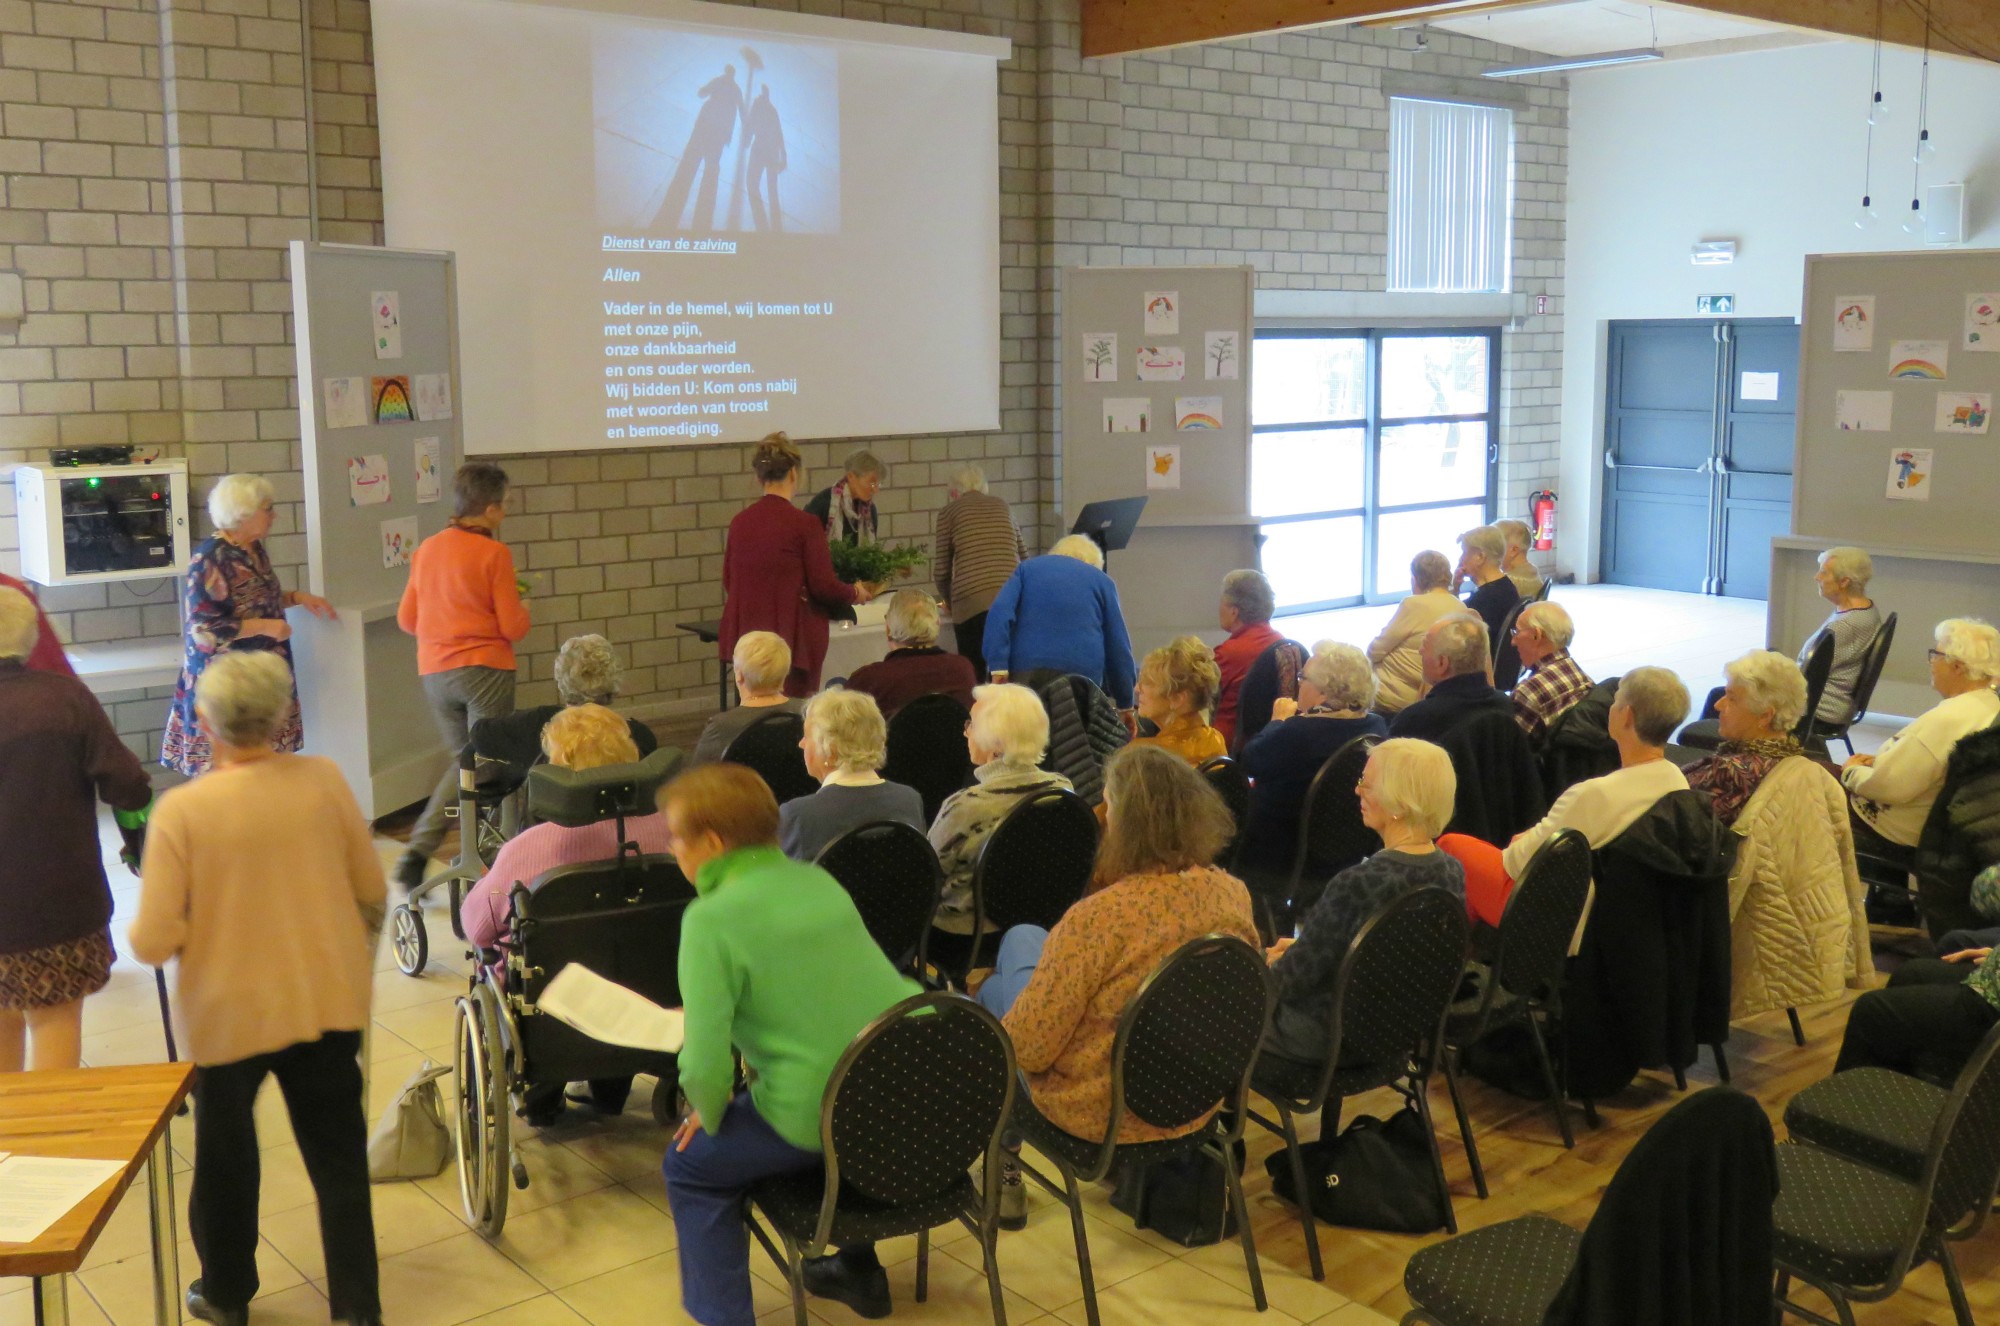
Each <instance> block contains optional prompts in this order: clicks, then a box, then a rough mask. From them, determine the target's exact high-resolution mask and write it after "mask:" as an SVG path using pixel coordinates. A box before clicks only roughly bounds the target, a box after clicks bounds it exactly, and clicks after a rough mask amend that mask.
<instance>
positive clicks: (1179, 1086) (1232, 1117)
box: [1014, 935, 1275, 1326]
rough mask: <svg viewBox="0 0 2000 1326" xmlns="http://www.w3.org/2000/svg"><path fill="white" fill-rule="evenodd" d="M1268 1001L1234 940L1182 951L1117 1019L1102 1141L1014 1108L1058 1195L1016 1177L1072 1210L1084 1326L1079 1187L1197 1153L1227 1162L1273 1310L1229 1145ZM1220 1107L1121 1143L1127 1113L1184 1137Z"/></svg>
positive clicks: (1234, 1210)
mask: <svg viewBox="0 0 2000 1326" xmlns="http://www.w3.org/2000/svg"><path fill="white" fill-rule="evenodd" d="M1274 997H1275V994H1274V987H1273V986H1272V984H1271V973H1270V969H1269V968H1268V967H1267V966H1265V964H1264V955H1263V954H1261V953H1259V952H1258V951H1257V950H1256V949H1254V948H1251V947H1250V945H1248V944H1246V943H1244V942H1243V941H1242V940H1240V939H1237V938H1235V937H1233V936H1230V935H1204V936H1202V937H1201V938H1199V939H1192V940H1189V941H1188V942H1187V943H1185V944H1183V945H1181V947H1180V948H1178V949H1176V950H1175V951H1174V952H1173V953H1171V954H1169V955H1168V956H1167V958H1166V960H1165V961H1163V962H1162V963H1160V965H1159V966H1158V967H1156V968H1154V969H1153V974H1152V975H1150V976H1148V977H1147V978H1146V981H1145V984H1143V985H1141V986H1140V987H1139V993H1138V994H1136V995H1134V996H1133V998H1132V1002H1131V1003H1130V1004H1129V1005H1127V1006H1126V1009H1125V1013H1124V1015H1123V1016H1122V1017H1120V1018H1119V1019H1118V1035H1117V1038H1116V1039H1115V1040H1113V1042H1112V1046H1111V1116H1110V1119H1109V1121H1108V1122H1107V1123H1106V1125H1105V1129H1104V1137H1103V1139H1102V1140H1093V1139H1090V1138H1083V1137H1077V1136H1074V1135H1073V1134H1070V1133H1066V1132H1064V1131H1063V1130H1062V1129H1060V1128H1057V1127H1056V1126H1055V1125H1054V1124H1052V1123H1050V1122H1049V1121H1048V1120H1047V1119H1045V1118H1043V1117H1042V1114H1041V1111H1039V1110H1037V1109H1036V1108H1035V1105H1034V1102H1033V1100H1031V1099H1030V1098H1029V1097H1028V1094H1027V1093H1026V1092H1023V1093H1022V1094H1021V1096H1020V1097H1019V1099H1018V1101H1017V1103H1016V1106H1015V1111H1014V1126H1015V1127H1016V1128H1017V1129H1018V1130H1019V1131H1020V1133H1021V1134H1022V1136H1023V1137H1024V1138H1025V1139H1026V1140H1027V1142H1028V1144H1029V1145H1030V1146H1033V1147H1034V1148H1035V1150H1037V1151H1039V1152H1041V1153H1042V1154H1043V1155H1044V1156H1047V1157H1048V1158H1049V1159H1050V1160H1051V1161H1053V1162H1054V1163H1055V1167H1056V1169H1057V1171H1058V1172H1060V1173H1061V1175H1062V1180H1063V1186H1062V1187H1057V1186H1056V1183H1055V1180H1053V1179H1051V1178H1049V1177H1048V1176H1046V1175H1044V1174H1043V1173H1042V1172H1041V1171H1040V1170H1038V1169H1036V1168H1035V1167H1034V1166H1033V1165H1030V1164H1028V1163H1027V1162H1026V1161H1025V1160H1024V1161H1022V1162H1021V1170H1022V1172H1023V1173H1025V1174H1027V1175H1028V1176H1029V1177H1031V1178H1033V1179H1034V1180H1035V1182H1037V1183H1039V1184H1041V1185H1042V1187H1044V1188H1046V1189H1048V1191H1049V1192H1050V1193H1052V1194H1054V1195H1055V1196H1056V1197H1058V1198H1061V1199H1062V1200H1063V1202H1064V1203H1065V1204H1067V1205H1068V1207H1069V1219H1070V1230H1071V1233H1072V1234H1073V1235H1074V1236H1075V1239H1076V1266H1077V1274H1078V1275H1079V1276H1081V1277H1082V1280H1083V1311H1084V1316H1085V1317H1086V1318H1087V1319H1088V1321H1089V1326H1098V1315H1097V1284H1096V1281H1095V1280H1094V1279H1093V1278H1092V1276H1091V1272H1090V1240H1089V1237H1088V1236H1087V1235H1086V1234H1085V1232H1084V1223H1083V1190H1082V1186H1081V1185H1083V1184H1086V1183H1095V1182H1097V1181H1098V1180H1099V1179H1102V1178H1103V1177H1104V1176H1105V1175H1107V1174H1109V1173H1110V1172H1111V1170H1112V1167H1113V1166H1114V1165H1116V1164H1117V1163H1118V1162H1119V1161H1120V1160H1124V1161H1126V1162H1128V1163H1131V1164H1138V1165H1148V1164H1157V1163H1159V1162H1161V1161H1166V1160H1173V1159H1175V1158H1176V1157H1179V1156H1183V1155H1186V1154H1188V1153H1189V1152H1191V1151H1196V1150H1204V1151H1207V1152H1208V1153H1209V1154H1210V1155H1211V1156H1214V1157H1215V1158H1217V1159H1219V1160H1220V1161H1221V1162H1222V1170H1223V1174H1224V1175H1225V1176H1226V1181H1227V1184H1228V1188H1229V1209H1230V1213H1231V1214H1232V1215H1233V1216H1234V1217H1235V1220H1236V1229H1237V1232H1238V1233H1239V1234H1240V1235H1241V1237H1242V1240H1243V1261H1244V1265H1245V1266H1246V1267H1248V1269H1249V1272H1250V1295H1251V1297H1252V1298H1254V1299H1255V1300H1256V1302H1257V1310H1258V1311H1259V1312H1262V1311H1263V1310H1264V1309H1265V1308H1266V1307H1267V1306H1268V1303H1267V1301H1266V1299H1265V1297H1264V1275H1263V1272H1262V1270H1261V1269H1260V1268H1259V1267H1258V1265H1257V1243H1256V1239H1255V1236H1254V1235H1253V1234H1252V1233H1251V1231H1250V1219H1249V1214H1248V1212H1247V1211H1246V1210H1245V1209H1244V1202H1243V1176H1242V1175H1241V1174H1240V1173H1239V1172H1238V1171H1237V1167H1236V1145H1237V1143H1238V1142H1239V1141H1240V1140H1241V1138H1242V1136H1243V1114H1244V1103H1245V1098H1246V1096H1247V1093H1248V1088H1249V1081H1250V1066H1251V1063H1252V1062H1253V1061H1254V1060H1255V1059H1256V1057H1257V1045H1258V1042H1259V1041H1260V1040H1261V1039H1262V1038H1263V1035H1264V1027H1265V1024H1266V1023H1267V1022H1269V1020H1270V1017H1271V1004H1272V1001H1273V999H1274ZM1218 1104H1219V1105H1221V1106H1222V1109H1221V1111H1220V1112H1218V1113H1215V1114H1214V1115H1212V1116H1211V1117H1210V1118H1209V1120H1208V1122H1207V1123H1206V1124H1204V1125H1203V1126H1201V1127H1199V1128H1196V1129H1195V1130H1194V1131H1193V1132H1190V1133H1187V1134H1185V1135H1183V1136H1180V1137H1173V1138H1168V1139H1167V1140H1165V1141H1160V1142H1129V1143H1126V1144H1124V1145H1120V1144H1119V1142H1118V1125H1119V1122H1120V1121H1121V1120H1122V1119H1124V1117H1125V1115H1126V1112H1127V1111H1130V1112H1131V1114H1132V1115H1133V1116H1134V1117H1135V1118H1139V1119H1143V1120H1145V1121H1146V1122H1147V1123H1150V1124H1153V1125H1155V1126H1156V1127H1160V1128H1179V1127H1185V1126H1187V1125H1189V1124H1192V1123H1193V1122H1194V1121H1195V1120H1197V1119H1199V1118H1201V1117H1202V1115H1204V1114H1208V1113H1209V1112H1210V1111H1212V1110H1215V1108H1216V1106H1217V1105H1218Z"/></svg>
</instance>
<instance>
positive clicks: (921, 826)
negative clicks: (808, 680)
mask: <svg viewBox="0 0 2000 1326" xmlns="http://www.w3.org/2000/svg"><path fill="white" fill-rule="evenodd" d="M958 661H959V662H961V663H962V662H964V661H965V660H964V659H959V660H958ZM888 741H889V725H888V724H887V723H885V722H884V721H883V720H882V711H881V710H880V709H879V708H877V707H876V705H875V701H874V699H873V698H872V697H870V696H867V695H864V694H862V693H861V692H859V691H851V690H842V689H841V688H840V687H838V686H835V687H832V688H831V689H829V690H824V691H821V692H820V693H819V694H818V695H815V696H814V697H813V698H812V699H811V700H808V701H807V702H806V732H805V736H803V737H801V738H800V739H799V749H800V750H802V751H804V752H805V755H806V772H807V773H809V774H811V775H812V776H813V777H814V778H817V779H819V791H817V792H814V793H813V794H812V795H811V796H803V797H794V798H793V799H792V800H790V801H787V802H786V803H785V804H784V805H782V806H780V807H778V845H779V846H780V847H782V848H784V849H785V855H786V856H789V857H791V858H792V859H793V860H794V861H813V860H816V859H818V857H819V854H820V853H821V852H823V851H825V850H826V845H827V844H828V843H830V842H832V841H833V840H834V839H836V838H838V837H840V835H841V834H843V833H846V832H847V831H848V830H849V829H854V828H859V827H860V826H861V825H863V824H873V823H875V822H876V821H878V820H893V821H895V822H896V823H898V824H907V825H909V826H910V827H911V828H913V829H915V830H916V831H917V832H919V833H922V832H924V831H925V830H926V829H928V828H929V827H930V826H928V825H927V824H925V823H924V799H923V797H922V795H921V794H919V793H918V792H917V790H916V789H915V788H913V787H905V786H903V784H901V783H892V782H890V781H888V780H887V779H885V778H884V777H882V773H881V769H882V762H883V761H884V760H885V759H887V758H888V749H887V747H888Z"/></svg>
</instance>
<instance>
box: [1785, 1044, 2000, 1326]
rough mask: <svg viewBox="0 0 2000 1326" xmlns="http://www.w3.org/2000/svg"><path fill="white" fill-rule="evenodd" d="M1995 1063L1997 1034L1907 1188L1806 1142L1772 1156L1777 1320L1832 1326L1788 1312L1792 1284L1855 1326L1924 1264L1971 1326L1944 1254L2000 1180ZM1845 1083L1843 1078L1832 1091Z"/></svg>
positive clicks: (1954, 1095)
mask: <svg viewBox="0 0 2000 1326" xmlns="http://www.w3.org/2000/svg"><path fill="white" fill-rule="evenodd" d="M1996 1054H2000V1027H1995V1028H1994V1029H1993V1030H1992V1031H1989V1032H1988V1033H1986V1039H1985V1040H1983V1041H1981V1042H1980V1043H1979V1048H1978V1049H1977V1050H1975V1051H1973V1054H1972V1058H1971V1059H1970V1060H1968V1061H1967V1062H1966V1065H1965V1068H1964V1069H1963V1071H1961V1072H1960V1073H1959V1075H1958V1081H1957V1082H1956V1084H1954V1085H1953V1087H1952V1089H1951V1091H1950V1093H1949V1094H1948V1095H1947V1096H1946V1097H1945V1099H1944V1101H1943V1103H1942V1105H1941V1106H1940V1108H1939V1109H1938V1110H1937V1113H1936V1114H1935V1115H1934V1116H1933V1117H1932V1118H1931V1121H1930V1131H1929V1136H1928V1138H1927V1139H1926V1141H1925V1144H1924V1150H1923V1168H1922V1169H1921V1171H1920V1172H1919V1173H1918V1175H1917V1177H1916V1178H1914V1179H1913V1178H1910V1177H1907V1174H1906V1173H1895V1172H1890V1171H1888V1170H1885V1169H1881V1168H1877V1167H1876V1165H1874V1164H1871V1163H1869V1162H1867V1161H1864V1160H1861V1159H1859V1158H1856V1157H1854V1156H1852V1155H1850V1154H1843V1153H1842V1151H1838V1150H1833V1149H1830V1148H1828V1147H1825V1146H1819V1145H1815V1144H1813V1143H1811V1142H1806V1141H1794V1142H1792V1143H1789V1144H1787V1145H1785V1146H1781V1147H1779V1148H1778V1182H1779V1192H1778V1202H1777V1205H1776V1206H1775V1207H1774V1208H1773V1209H1772V1211H1771V1219H1772V1222H1773V1224H1774V1225H1775V1226H1776V1247H1775V1251H1776V1254H1777V1260H1778V1287H1777V1301H1778V1307H1779V1308H1780V1309H1781V1310H1782V1311H1784V1312H1790V1313H1792V1314H1793V1315H1794V1316H1799V1317H1804V1318H1805V1319H1806V1320H1808V1321H1816V1322H1823V1323H1827V1326H1832V1323H1831V1321H1830V1319H1829V1318H1826V1317H1822V1316H1820V1315H1819V1314H1818V1313H1815V1312H1809V1311H1807V1310H1806V1309H1805V1308H1802V1307H1800V1306H1799V1305H1798V1304H1796V1303H1794V1302H1792V1301H1791V1297H1790V1291H1791V1282H1792V1280H1793V1278H1794V1277H1796V1278H1797V1279H1799V1280H1801V1281H1803V1282H1805V1283H1806V1284H1809V1285H1811V1286H1812V1287H1813V1288H1815V1289H1817V1290H1819V1291H1820V1292H1821V1293H1823V1294H1825V1295H1826V1296H1827V1297H1828V1298H1829V1299H1830V1300H1832V1302H1833V1307H1834V1311H1835V1312H1837V1313H1839V1314H1840V1323H1841V1326H1853V1322H1854V1311H1853V1309H1852V1308H1851V1307H1849V1304H1850V1303H1879V1302H1881V1301H1882V1300H1883V1299H1886V1298H1889V1297H1891V1296H1892V1295H1894V1294H1895V1292H1896V1291H1897V1290H1898V1289H1900V1288H1902V1285H1903V1277H1904V1276H1905V1275H1907V1274H1908V1273H1909V1270H1910V1268H1911V1266H1913V1265H1915V1264H1916V1263H1918V1262H1919V1261H1925V1260H1930V1261H1935V1262H1937V1264H1938V1268H1939V1269H1940V1270H1942V1271H1943V1272H1944V1283H1945V1289H1946V1290H1947V1291H1948V1292H1949V1293H1950V1295H1951V1308H1952V1315H1953V1317H1954V1319H1955V1320H1956V1321H1957V1323H1958V1326H1974V1322H1973V1316H1972V1308H1971V1306H1970V1305H1969V1304H1968V1303H1967V1302H1966V1299H1965V1285H1964V1283H1963V1282H1962V1281H1961V1280H1960V1279H1959V1274H1958V1263H1957V1262H1956V1261H1955V1260H1954V1259H1953V1257H1952V1255H1951V1244H1952V1243H1954V1242H1956V1241H1958V1240H1961V1239H1966V1238H1970V1237H1971V1236H1972V1235H1973V1234H1975V1233H1977V1232H1978V1230H1979V1226H1980V1224H1981V1223H1982V1222H1983V1221H1984V1220H1985V1218H1986V1212H1987V1209H1988V1208H1989V1207H1990V1206H1991V1205H1992V1204H1993V1191H1994V1183H1995V1179H1996V1178H1997V1177H2000V1062H1996V1059H1995V1056H1996ZM1856 1071H1867V1070H1856ZM1852 1076H1854V1073H1851V1072H1850V1073H1840V1074H1837V1075H1836V1076H1835V1077H1834V1079H1832V1081H1836V1082H1837V1081H1838V1080H1839V1079H1840V1078H1844V1077H1852ZM1830 1085H1831V1082H1828V1083H1822V1084H1821V1086H1822V1087H1826V1086H1830ZM1861 1089H1863V1090H1865V1089H1866V1087H1865V1084H1864V1086H1863V1087H1862V1088H1861ZM1842 1090H1843V1091H1850V1090H1855V1088H1843V1089H1842ZM1787 1113H1788V1117H1789V1111H1788V1112H1787ZM1823 1135H1824V1134H1823Z"/></svg>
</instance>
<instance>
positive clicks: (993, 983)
mask: <svg viewBox="0 0 2000 1326" xmlns="http://www.w3.org/2000/svg"><path fill="white" fill-rule="evenodd" d="M1048 942H1049V932H1048V931H1046V930H1044V929H1042V928H1041V927H1040V926H1038V925H1017V926H1010V927H1008V930H1007V933H1006V934H1004V935H1002V936H1000V951H999V953H997V954H996V955H995V956H994V959H993V974H992V975H991V976H989V977H987V978H986V984H984V985H982V986H980V987H979V1002H980V1003H981V1004H983V1005H985V1007H986V1011H987V1012H989V1013H991V1014H992V1015H993V1016H994V1017H996V1018H1004V1017H1006V1016H1007V1010H1008V1009H1010V1008H1012V1007H1013V1006H1014V1001H1015V1000H1016V999H1019V998H1020V997H1021V991H1023V990H1025V989H1027V988H1028V982H1029V981H1031V980H1033V979H1034V976H1035V968H1036V967H1038V966H1040V965H1041V962H1042V946H1043V945H1045V944H1047V943H1048Z"/></svg>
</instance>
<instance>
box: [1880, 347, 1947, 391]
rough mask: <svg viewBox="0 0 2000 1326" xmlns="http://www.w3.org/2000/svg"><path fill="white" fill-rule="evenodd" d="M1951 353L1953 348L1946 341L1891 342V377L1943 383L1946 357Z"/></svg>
mask: <svg viewBox="0 0 2000 1326" xmlns="http://www.w3.org/2000/svg"><path fill="white" fill-rule="evenodd" d="M1950 353H1951V346H1950V345H1949V344H1948V343H1947V342H1944V341H1891V342H1889V376H1890V377H1892V378H1914V379H1917V380H1918V381H1923V382H1942V381H1944V370H1945V362H1946V356H1948V355H1949V354H1950Z"/></svg>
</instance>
